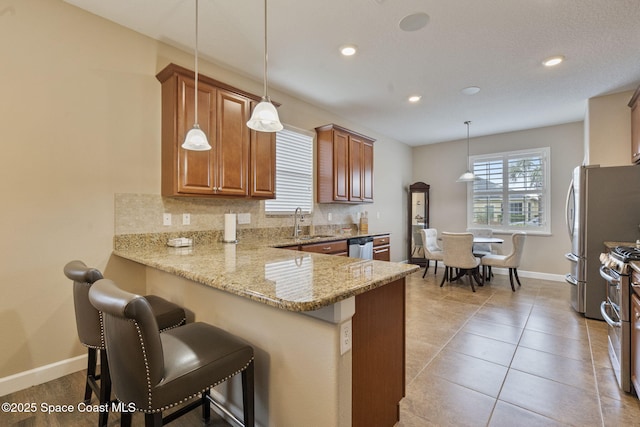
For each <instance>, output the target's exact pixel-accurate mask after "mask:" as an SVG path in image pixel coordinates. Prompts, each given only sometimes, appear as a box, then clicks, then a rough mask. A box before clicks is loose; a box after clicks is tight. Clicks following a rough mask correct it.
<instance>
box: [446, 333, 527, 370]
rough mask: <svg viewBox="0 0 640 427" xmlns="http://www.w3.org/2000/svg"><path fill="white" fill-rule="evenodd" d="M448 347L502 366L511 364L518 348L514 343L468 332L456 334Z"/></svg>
mask: <svg viewBox="0 0 640 427" xmlns="http://www.w3.org/2000/svg"><path fill="white" fill-rule="evenodd" d="M447 348H448V349H451V350H454V351H457V352H459V353H463V354H466V355H468V356H473V357H477V358H480V359H483V360H486V361H488V362H493V363H497V364H499V365H502V366H509V364H510V363H511V359H512V358H513V354H514V352H515V350H516V346H515V345H514V344H509V343H506V342H504V341H498V340H494V339H491V338H486V337H482V336H480V335H475V334H469V333H466V332H459V333H458V334H456V336H455V337H453V339H452V340H451V341H450V342H449V344H447Z"/></svg>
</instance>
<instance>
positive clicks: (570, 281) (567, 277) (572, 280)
mask: <svg viewBox="0 0 640 427" xmlns="http://www.w3.org/2000/svg"><path fill="white" fill-rule="evenodd" d="M564 280H565V281H566V282H567V283H568V284H570V285H573V286H578V281H577V280H576V278H575V277H573V276H572V275H571V274H565V275H564Z"/></svg>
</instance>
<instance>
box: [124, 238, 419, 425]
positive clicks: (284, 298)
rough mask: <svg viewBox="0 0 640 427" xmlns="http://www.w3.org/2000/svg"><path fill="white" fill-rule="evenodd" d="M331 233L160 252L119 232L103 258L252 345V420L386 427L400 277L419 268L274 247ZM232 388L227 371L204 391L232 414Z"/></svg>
mask: <svg viewBox="0 0 640 427" xmlns="http://www.w3.org/2000/svg"><path fill="white" fill-rule="evenodd" d="M330 240H331V237H323V238H318V239H313V240H307V241H304V242H303V241H300V240H298V239H291V238H281V239H275V240H274V239H269V241H268V243H267V242H266V241H267V239H264V240H261V239H257V238H256V239H254V240H248V239H243V240H241V241H240V242H239V243H238V244H225V243H220V242H219V241H217V240H216V239H214V238H208V239H207V238H201V239H195V243H194V246H193V247H186V248H170V247H167V246H165V244H164V243H165V242H166V239H164V238H162V237H158V236H157V235H129V236H126V235H125V236H117V237H116V240H115V249H114V255H116V256H118V257H120V258H124V259H126V260H129V261H133V262H134V263H135V264H134V263H131V264H134V265H137V266H138V267H139V268H142V269H144V274H142V276H143V277H145V290H146V292H147V293H152V294H156V295H160V296H163V297H165V298H167V299H170V300H171V301H173V302H175V303H178V304H181V305H182V306H184V307H185V308H186V309H187V310H189V311H191V312H192V313H193V314H194V315H195V319H196V320H198V321H204V322H208V323H211V324H213V325H216V326H218V327H222V328H224V329H227V330H228V331H230V332H231V333H233V334H236V335H238V336H240V337H243V338H245V339H246V340H247V341H249V342H250V343H251V344H252V345H253V346H254V349H255V354H256V379H255V389H256V394H255V398H256V420H257V422H258V425H263V426H267V425H282V426H289V425H323V426H325V425H327V426H329V425H330V426H350V425H353V426H359V425H373V424H376V425H389V426H392V425H394V424H395V422H396V421H397V418H398V414H399V410H398V404H399V401H400V399H401V398H402V397H403V395H404V321H405V282H404V280H405V279H404V278H405V276H407V275H408V274H410V273H412V272H414V271H416V270H417V269H418V268H419V267H418V266H414V265H407V264H401V263H390V262H385V261H374V260H361V259H357V258H348V257H339V256H331V255H324V254H316V253H310V252H302V251H292V250H286V249H280V248H278V246H281V247H285V246H291V245H292V244H303V243H306V242H319V241H330ZM334 240H335V237H334ZM138 267H135V268H138ZM351 345H352V347H353V348H352V349H350V346H351ZM240 389H241V388H240V384H239V380H238V379H235V378H234V380H233V381H230V382H228V384H227V385H223V386H219V387H218V388H216V392H217V393H214V395H216V394H217V397H218V398H219V399H222V400H223V401H224V402H225V405H227V406H229V407H231V408H233V409H237V408H239V407H241V404H238V403H236V402H241V396H240Z"/></svg>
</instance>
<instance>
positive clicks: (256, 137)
mask: <svg viewBox="0 0 640 427" xmlns="http://www.w3.org/2000/svg"><path fill="white" fill-rule="evenodd" d="M249 151H250V152H251V170H250V172H251V177H250V185H251V187H250V190H249V193H250V194H249V195H250V196H251V197H260V198H266V199H273V198H275V197H276V168H275V166H276V133H275V132H256V131H255V130H252V131H251V149H250V150H249Z"/></svg>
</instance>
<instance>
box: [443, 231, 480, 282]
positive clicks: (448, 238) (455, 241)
mask: <svg viewBox="0 0 640 427" xmlns="http://www.w3.org/2000/svg"><path fill="white" fill-rule="evenodd" d="M442 249H443V251H444V259H443V262H444V265H445V270H444V277H443V278H442V282H440V287H442V286H443V285H444V282H445V281H446V280H447V279H448V280H449V281H451V280H454V279H459V278H461V277H463V276H467V277H468V278H469V284H470V285H471V290H472V291H473V292H475V291H476V288H475V286H474V285H473V281H474V280H475V281H476V283H478V285H480V286H482V285H483V283H482V281H481V280H480V277H478V273H479V270H480V269H479V265H480V258H476V257H475V256H474V255H473V234H471V233H448V232H443V233H442ZM453 268H457V269H458V270H459V273H458V274H457V275H456V277H452V275H453Z"/></svg>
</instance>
